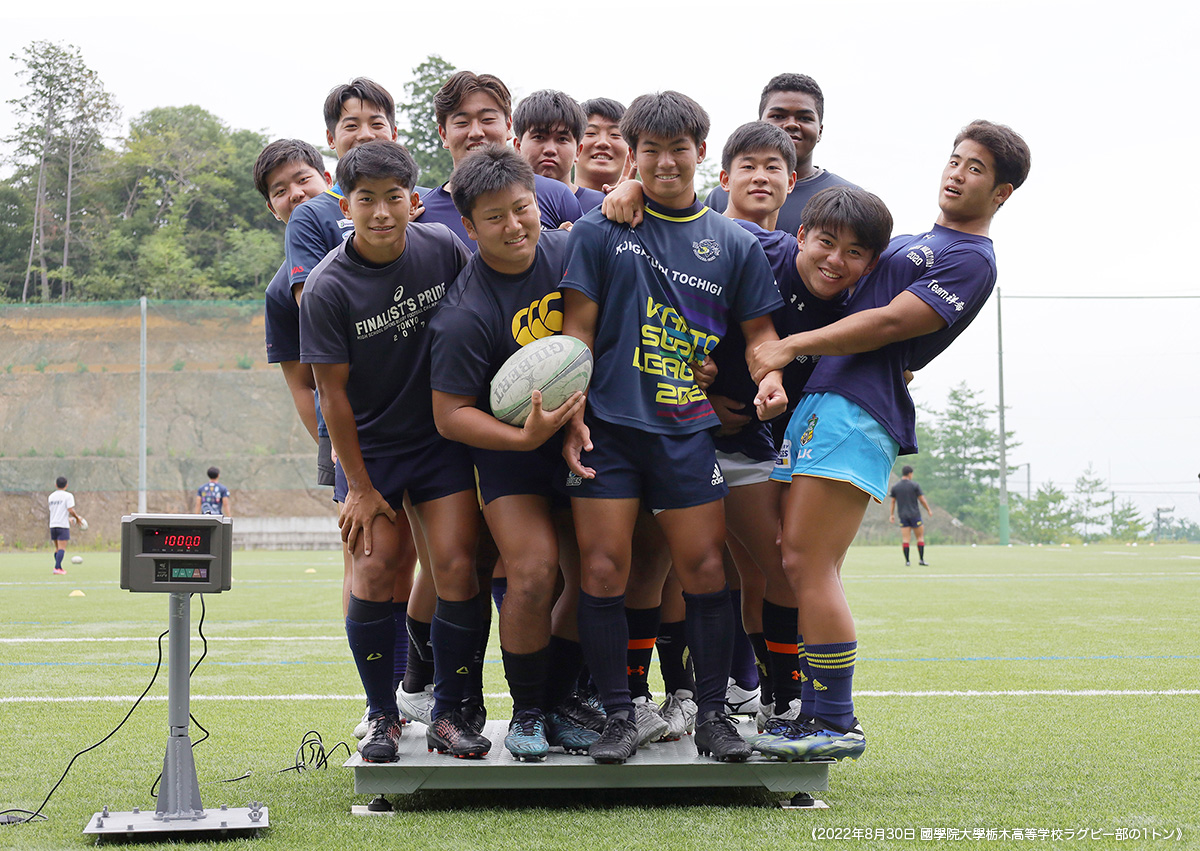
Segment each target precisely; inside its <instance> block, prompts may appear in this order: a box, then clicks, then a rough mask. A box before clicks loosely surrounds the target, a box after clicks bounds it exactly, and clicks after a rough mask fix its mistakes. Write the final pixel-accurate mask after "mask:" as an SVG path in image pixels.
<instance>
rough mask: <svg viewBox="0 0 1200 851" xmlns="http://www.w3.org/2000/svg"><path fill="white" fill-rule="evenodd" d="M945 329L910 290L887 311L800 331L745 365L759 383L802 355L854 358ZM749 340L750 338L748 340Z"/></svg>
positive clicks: (753, 354)
mask: <svg viewBox="0 0 1200 851" xmlns="http://www.w3.org/2000/svg"><path fill="white" fill-rule="evenodd" d="M945 327H946V320H945V319H943V318H942V317H941V316H940V315H939V314H938V312H937V311H936V310H934V309H933V308H932V307H930V306H929V305H928V304H926V303H925V302H924V301H922V300H921V299H920V298H919V297H918V296H915V295H913V294H912V293H910V292H908V291H907V290H906V291H904V292H902V293H900V295H898V296H896V297H895V298H894V299H892V300H891V302H889V303H888V304H887V306H886V307H876V308H872V309H871V310H864V311H862V312H861V313H852V314H850V315H849V316H846V317H844V318H842V319H839V320H838V321H837V322H834V323H832V324H830V325H826V326H825V327H823V328H816V329H814V330H812V331H801V332H800V333H798V334H792V335H791V336H789V337H785V338H784V339H782V340H779V341H778V342H769V341H768V342H765V343H762V344H760V345H758V346H756V347H755V348H754V349H753V350H752V351H750V352H749V353H748V357H747V359H746V362H747V363H748V364H749V365H750V374H751V375H752V376H754V379H755V380H756V381H758V380H761V378H762V377H763V376H764V375H766V374H767V373H768V372H769V371H771V370H774V369H782V368H783V367H784V366H786V365H787V364H788V363H790V362H791V361H792V360H794V359H796V358H798V357H800V355H854V354H858V353H859V352H873V351H875V350H876V349H881V348H883V347H884V346H886V345H888V344H889V343H898V342H900V341H901V340H911V339H912V338H913V337H921V336H923V335H925V334H932V333H933V332H934V331H940V330H942V329H943V328H945ZM748 339H749V338H747V340H748Z"/></svg>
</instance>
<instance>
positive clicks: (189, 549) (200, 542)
mask: <svg viewBox="0 0 1200 851" xmlns="http://www.w3.org/2000/svg"><path fill="white" fill-rule="evenodd" d="M211 531H212V530H210V529H178V528H176V529H164V528H161V527H156V526H149V527H144V528H143V529H142V552H144V553H153V554H156V555H157V554H159V553H179V554H182V555H192V554H194V553H205V554H207V553H208V551H209V549H208V542H209V536H210V534H211Z"/></svg>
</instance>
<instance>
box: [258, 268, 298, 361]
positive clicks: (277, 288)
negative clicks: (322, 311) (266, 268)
mask: <svg viewBox="0 0 1200 851" xmlns="http://www.w3.org/2000/svg"><path fill="white" fill-rule="evenodd" d="M266 302H267V308H266V314H265V315H264V319H263V324H264V325H265V326H266V328H265V330H266V338H267V363H284V362H285V361H292V360H300V305H298V304H296V299H295V298H293V297H292V284H291V281H290V280H289V276H288V267H287V262H286V261H285V262H284V263H283V264H282V265H281V266H280V267H279V271H278V272H276V273H275V277H273V278H272V279H271V283H269V284H267V296H266Z"/></svg>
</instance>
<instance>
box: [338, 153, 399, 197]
mask: <svg viewBox="0 0 1200 851" xmlns="http://www.w3.org/2000/svg"><path fill="white" fill-rule="evenodd" d="M381 177H393V178H395V179H396V180H398V181H400V185H401V186H403V187H404V188H405V189H407V190H408V191H410V192H411V191H412V190H413V187H415V186H416V185H417V163H416V161H415V160H413V158H412V154H410V153H409V152H408V148H406V147H404V146H403V145H401V144H400V143H399V142H392V141H388V140H386V139H375V140H373V141H370V142H366V143H364V144H362V145H358V146H356V147H354V148H352V149H351V150H350V151H348V152H347V153H346V155H345V156H344V157H342V158H341V159H340V160H338V166H337V181H338V186H340V187H341V190H342V194H343V195H349V194H350V193H351V192H353V191H354V187H355V186H357V185H358V184H359V181H362V180H377V179H379V178H381Z"/></svg>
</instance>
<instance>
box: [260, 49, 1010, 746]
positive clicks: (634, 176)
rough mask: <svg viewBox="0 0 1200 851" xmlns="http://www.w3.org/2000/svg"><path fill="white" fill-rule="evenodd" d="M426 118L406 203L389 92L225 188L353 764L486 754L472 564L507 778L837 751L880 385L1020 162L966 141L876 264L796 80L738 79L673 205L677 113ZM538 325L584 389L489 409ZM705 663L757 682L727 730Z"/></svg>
mask: <svg viewBox="0 0 1200 851" xmlns="http://www.w3.org/2000/svg"><path fill="white" fill-rule="evenodd" d="M434 104H435V111H436V115H435V119H436V122H437V127H438V133H439V135H440V136H441V138H442V140H443V143H444V144H445V146H446V147H447V148H448V149H449V151H450V155H451V157H452V159H453V161H454V171H453V173H452V175H451V177H450V179H449V180H448V181H447V183H446V184H444V185H442V186H439V187H436V188H433V189H425V188H422V187H420V186H419V185H418V179H419V175H418V173H417V167H416V165H415V163H414V161H413V159H412V157H411V156H410V154H409V153H408V152H407V151H406V150H405V149H404V148H403V147H402V146H401V145H399V144H397V143H396V142H395V138H396V128H395V107H394V102H393V100H392V98H391V96H390V95H389V94H388V93H387V91H386V90H384V89H383V88H382V87H380V86H379V85H378V84H376V83H374V82H372V81H370V80H366V79H362V78H360V79H357V80H354V81H352V82H351V83H349V84H347V85H342V86H338V87H336V88H334V89H333V90H332V91H331V92H330V94H329V96H328V98H327V99H326V102H325V124H326V129H327V138H328V141H329V144H330V146H331V147H332V148H333V149H334V150H335V151H336V153H337V155H338V158H339V159H338V166H337V182H336V184H334V183H332V181H331V179H330V176H329V175H328V174H327V173H326V172H325V169H324V165H323V163H322V160H321V157H320V156H319V154H318V153H317V152H316V151H315V150H314V149H313V148H312V147H311V146H309V145H306V144H305V143H303V142H298V141H296V140H281V141H278V142H274V143H272V144H271V145H268V146H267V148H266V149H265V150H264V151H263V153H262V155H261V156H260V157H259V160H258V162H257V163H256V165H255V181H256V185H257V186H258V188H259V190H260V191H261V192H262V193H263V195H264V197H265V198H266V199H267V204H268V206H269V207H270V209H271V210H272V212H274V213H275V215H276V216H277V217H278V218H279V219H280V220H282V221H284V222H285V223H286V224H287V231H286V238H285V242H286V253H287V257H286V260H285V262H284V264H283V266H282V267H281V268H280V271H279V273H278V274H277V275H276V277H275V279H274V280H273V281H272V282H271V284H270V286H269V287H268V289H267V294H266V298H267V349H268V358H269V360H270V361H271V362H275V363H280V364H281V366H282V371H283V374H284V377H285V379H286V381H287V383H288V386H289V388H290V389H291V391H292V395H293V399H294V400H295V403H296V408H297V411H298V413H299V414H300V418H301V420H302V422H303V423H304V424H305V426H306V428H307V429H308V430H309V432H310V433H311V434H312V436H313V438H314V439H315V440H316V441H317V442H318V445H319V447H320V448H319V460H318V473H319V477H320V481H321V482H322V483H323V484H332V485H333V486H334V499H335V500H336V501H337V502H338V503H339V504H340V515H339V525H340V527H341V530H342V537H343V539H344V542H345V547H344V554H345V563H346V570H345V582H344V593H343V607H344V614H345V620H346V633H347V636H348V639H349V643H350V648H351V652H352V655H353V657H354V661H355V664H356V665H357V667H358V671H359V675H360V678H361V680H362V683H363V688H364V691H365V694H366V699H367V708H366V712H365V714H364V717H363V722H362V723H361V724H360V729H359V730H358V731H356V732H358V733H359V735H360V738H361V741H360V743H359V751H360V753H361V755H362V758H363V759H364V760H365V761H369V762H388V761H392V760H394V759H395V758H396V754H397V747H398V743H399V740H400V736H401V730H402V724H403V723H405V721H408V720H411V721H421V722H424V724H425V725H426V728H427V730H426V739H427V744H428V747H429V749H430V750H435V749H436V750H437V751H439V752H441V753H448V754H451V755H454V756H458V757H482V756H484V755H485V754H487V753H488V751H489V750H490V748H491V742H490V741H489V739H488V738H487V737H485V736H484V725H485V722H486V717H487V716H486V711H485V709H484V701H483V692H482V665H483V659H484V653H485V650H486V647H487V641H488V635H489V633H490V621H491V602H492V591H493V583H492V580H491V575H492V573H493V569H496V572H497V573H501V572H502V575H503V576H504V579H503V580H502V581H500V582H497V583H495V588H496V589H497V593H496V600H497V603H498V604H499V608H500V646H501V654H502V658H503V664H504V672H505V676H506V678H507V680H508V685H509V692H510V694H511V697H512V703H513V714H512V719H511V721H510V722H509V725H508V729H507V732H506V735H505V739H504V744H505V747H506V748H507V749H508V750H509V751H510V753H511V754H512V755H513V756H514V757H515V758H517V759H522V760H526V759H534V760H535V759H542V758H544V757H545V755H546V754H547V753H548V752H549V750H550V748H553V747H558V748H562V749H563V750H565V751H567V752H568V753H581V754H582V753H586V754H589V755H590V756H591V757H592V758H593V759H594V760H596V761H597V762H602V763H621V762H624V761H625V760H627V759H628V758H630V757H631V756H633V755H634V754H635V753H636V752H637V749H638V748H639V746H644V745H646V744H648V743H650V742H652V741H656V740H664V739H667V740H670V739H679V738H681V737H682V736H684V735H686V734H689V733H691V734H693V735H694V742H695V745H696V748H697V750H698V751H699V753H700V754H701V755H711V756H712V757H713V758H714V759H717V760H721V761H742V760H745V759H747V758H748V757H750V755H751V754H752V752H753V751H758V752H760V753H762V754H764V755H767V756H774V757H779V758H782V759H788V760H792V759H802V760H803V759H814V758H829V757H831V758H834V759H841V758H844V757H850V758H857V757H858V756H860V755H861V753H862V752H863V750H864V748H865V746H866V739H865V736H864V734H863V731H862V727H861V725H860V724H859V722H858V720H857V718H856V717H855V715H854V704H853V700H852V695H851V683H852V677H853V671H854V663H855V656H856V652H857V641H856V634H855V628H854V621H853V618H852V616H851V613H850V609H849V606H848V605H847V602H846V597H845V594H844V591H843V589H842V585H841V581H840V570H841V563H842V560H843V558H844V556H845V553H846V550H847V549H848V547H849V545H850V543H851V541H852V539H853V537H854V534H855V532H856V531H857V529H858V526H859V524H860V522H861V520H862V517H863V515H864V513H865V510H866V506H867V504H868V502H869V500H871V499H874V500H876V501H877V502H878V501H882V499H883V498H884V497H885V496H886V495H887V486H888V478H889V474H890V471H891V467H892V464H893V463H894V461H895V459H896V457H897V455H898V454H911V453H914V452H916V439H915V415H914V410H913V403H912V400H911V398H910V397H909V394H908V390H907V381H906V377H907V374H908V373H909V371H912V370H917V369H920V368H921V367H923V366H924V365H925V364H927V363H928V362H929V361H930V360H931V359H932V358H933V357H934V356H936V355H937V354H939V353H940V352H941V351H943V350H944V349H945V348H946V346H948V345H949V344H950V342H952V341H953V339H954V338H955V337H956V336H957V335H958V334H960V333H961V332H962V331H963V330H964V329H965V328H966V327H967V325H968V324H969V323H970V322H971V320H972V319H973V318H974V317H975V315H976V314H977V313H978V311H979V310H980V308H981V307H982V305H983V304H984V302H985V301H986V299H987V297H988V295H989V294H990V292H991V290H992V288H993V286H994V283H995V278H996V266H995V257H994V254H993V251H992V243H991V240H990V239H988V236H987V233H988V228H989V225H990V223H991V219H992V217H993V216H994V214H995V213H996V211H997V210H998V209H999V208H1000V206H1001V205H1002V204H1003V203H1004V201H1005V200H1007V198H1008V197H1009V195H1011V194H1012V192H1013V191H1014V190H1015V189H1016V188H1017V187H1019V186H1020V185H1021V183H1022V182H1023V181H1024V179H1025V176H1026V174H1027V173H1028V170H1029V150H1028V147H1027V146H1026V145H1025V143H1024V141H1023V140H1022V139H1021V138H1020V136H1018V135H1017V134H1016V133H1014V132H1013V131H1012V130H1010V129H1009V128H1007V127H1004V126H1002V125H996V124H992V123H990V122H985V121H976V122H973V123H971V124H970V125H968V126H967V127H965V128H964V129H963V131H962V132H961V133H960V134H959V136H958V138H957V139H955V141H954V147H953V151H952V153H951V156H950V158H949V161H948V163H947V165H946V167H945V169H944V170H943V173H942V177H941V183H940V184H939V208H940V212H939V215H938V218H937V221H936V223H935V224H934V226H933V227H932V228H931V229H930V230H927V231H924V232H922V233H919V234H916V235H914V236H904V237H896V238H895V239H890V237H891V230H892V219H891V215H890V214H889V212H888V210H887V208H886V206H885V205H884V204H883V202H882V201H880V199H879V198H877V197H876V196H874V195H872V194H871V193H869V192H866V191H864V190H862V189H859V188H858V187H856V186H854V185H853V184H850V183H849V182H848V181H845V180H843V179H841V178H839V177H837V176H836V175H834V174H832V173H831V172H828V171H826V170H824V169H820V168H818V167H816V166H814V164H813V161H812V160H813V148H814V146H815V145H816V144H817V142H818V141H819V140H820V136H821V131H822V117H823V113H824V102H823V97H822V94H821V90H820V88H819V87H818V86H817V84H816V83H815V82H814V81H813V80H812V79H811V78H809V77H806V76H803V75H798V74H782V75H780V76H778V77H776V78H774V79H772V80H771V81H770V82H769V83H768V84H767V86H766V88H765V89H764V90H763V93H762V98H761V101H760V103H759V117H760V120H759V121H755V122H751V123H749V124H746V125H743V126H742V127H740V128H738V129H737V130H736V131H735V132H734V133H733V134H732V135H731V136H730V138H729V140H728V141H727V142H726V144H725V148H724V150H723V152H722V156H721V173H720V181H721V186H720V188H719V189H716V190H713V192H712V193H711V194H710V195H709V197H708V199H707V200H706V201H701V200H700V199H698V198H697V196H696V193H695V189H694V177H695V172H696V168H697V166H698V164H699V163H700V162H701V161H702V160H703V159H704V156H705V153H706V146H705V141H706V137H707V134H708V130H709V120H708V115H707V113H705V111H704V109H703V108H702V107H701V106H700V105H699V104H697V103H696V102H695V101H694V100H692V99H691V98H689V97H687V96H685V95H682V94H680V93H678V92H671V91H667V92H660V93H656V94H649V95H642V96H640V97H638V98H636V99H635V100H634V101H633V103H632V104H630V106H629V108H628V109H625V108H624V107H623V106H622V105H621V104H619V103H617V102H616V101H613V100H610V99H607V98H598V99H596V100H592V101H587V102H586V103H584V104H582V105H580V104H578V103H576V102H575V101H574V100H572V99H571V98H570V97H568V96H567V95H564V94H563V93H561V92H555V91H549V90H546V91H540V92H535V93H534V94H531V95H530V96H528V97H527V98H525V99H524V100H523V101H522V102H521V104H520V105H519V106H518V108H517V109H516V112H515V113H514V112H513V111H512V108H511V106H512V105H511V97H510V95H509V91H508V89H507V88H506V87H505V85H504V84H503V83H502V82H501V81H500V80H499V79H497V78H496V77H494V76H491V75H487V74H483V75H477V74H474V73H471V72H468V71H461V72H458V73H456V74H454V75H453V76H452V77H451V78H450V79H449V80H447V81H446V83H445V85H444V86H443V87H442V88H441V90H440V91H439V92H438V93H437V95H436V97H435V101H434ZM510 139H512V140H513V146H512V147H508V146H507V143H508V141H509V140H510ZM572 223H573V225H572ZM560 331H561V332H562V333H564V334H569V335H571V336H574V337H577V338H579V339H580V340H582V341H584V342H585V343H586V344H588V346H590V347H591V349H592V353H593V357H594V373H593V377H592V381H591V385H590V387H589V388H588V391H587V393H586V395H583V394H578V393H577V394H575V395H573V396H572V397H571V398H570V399H569V400H568V401H567V402H566V403H565V404H564V405H562V406H561V407H559V408H557V409H556V410H553V411H546V410H543V409H542V407H541V399H540V395H539V394H538V393H537V392H536V391H534V399H533V409H532V412H531V413H530V414H529V417H528V419H527V420H526V421H525V423H524V424H523V425H521V426H512V425H507V424H505V423H503V422H501V421H500V420H498V419H496V418H495V417H493V416H492V415H491V412H490V408H489V405H488V397H489V391H488V388H489V382H490V380H491V378H492V376H493V375H494V374H495V373H496V371H497V369H498V368H499V366H500V365H501V364H502V363H504V361H505V360H507V359H508V358H509V356H510V355H512V354H513V353H514V352H516V351H517V350H518V349H519V348H520V347H521V346H523V345H524V344H526V343H528V342H531V341H532V340H535V339H538V338H540V337H544V336H547V335H550V334H553V333H558V332H560ZM334 459H336V461H335V460H334ZM481 507H482V508H481ZM401 508H403V510H404V514H405V516H406V519H405V518H402V517H400V516H399V515H398V511H399V510H400V509H401ZM481 515H482V518H483V520H484V523H483V524H481V523H480V522H479V521H480V516H481ZM418 561H419V563H420V565H421V570H419V571H415V570H414V568H415V565H416V564H417V562H418ZM730 584H733V585H734V586H735V587H736V586H740V588H741V595H740V601H739V599H738V597H737V596H736V595H732V594H731V592H730V590H729V587H730ZM739 608H740V623H739V622H738V614H739V613H738V609H739ZM656 642H657V644H658V647H659V651H660V661H661V663H662V666H663V678H664V683H665V686H666V691H667V695H666V699H665V700H664V701H663V703H662V704H661V706H660V705H657V704H655V703H654V702H653V700H652V699H651V697H650V690H649V686H648V680H647V668H648V666H649V661H650V654H651V651H652V649H653V648H654V647H655V644H656ZM738 646H740V647H745V648H747V651H746V655H747V656H752V658H754V659H755V660H756V662H757V669H758V674H759V680H760V694H759V700H758V703H757V706H758V711H757V727H758V731H759V732H758V735H756V736H751V737H749V738H747V737H744V736H742V735H741V734H740V733H739V731H738V729H737V726H736V725H735V724H734V723H733V722H732V721H731V720H730V717H729V711H730V710H731V709H733V710H736V709H738V708H739V707H738V706H736V705H734V706H731V705H730V704H729V703H728V702H727V692H728V690H729V689H730V688H731V684H736V683H737V681H738V679H739V678H738V677H736V676H735V677H733V678H732V680H731V679H730V675H731V671H734V670H736V666H735V664H734V655H735V647H738ZM685 648H686V652H685ZM685 657H686V658H687V663H686V664H685V661H684V660H685Z"/></svg>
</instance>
